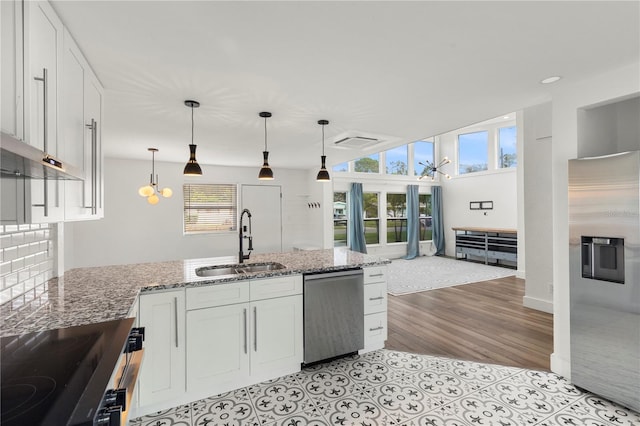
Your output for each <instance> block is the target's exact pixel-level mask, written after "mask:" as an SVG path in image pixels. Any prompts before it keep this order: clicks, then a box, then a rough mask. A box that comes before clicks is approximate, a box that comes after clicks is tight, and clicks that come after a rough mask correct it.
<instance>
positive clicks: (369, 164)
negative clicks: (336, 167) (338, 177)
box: [353, 153, 380, 173]
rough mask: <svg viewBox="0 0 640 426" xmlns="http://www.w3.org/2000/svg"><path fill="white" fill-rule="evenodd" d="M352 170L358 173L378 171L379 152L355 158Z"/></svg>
mask: <svg viewBox="0 0 640 426" xmlns="http://www.w3.org/2000/svg"><path fill="white" fill-rule="evenodd" d="M353 166H354V171H356V172H360V173H380V154H378V153H376V154H372V155H370V156H368V157H362V158H359V159H357V160H356V161H355V162H354V164H353Z"/></svg>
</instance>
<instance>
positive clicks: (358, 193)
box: [348, 182, 367, 253]
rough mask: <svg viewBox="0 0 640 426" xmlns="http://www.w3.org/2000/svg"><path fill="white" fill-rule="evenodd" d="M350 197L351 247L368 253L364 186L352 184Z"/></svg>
mask: <svg viewBox="0 0 640 426" xmlns="http://www.w3.org/2000/svg"><path fill="white" fill-rule="evenodd" d="M349 195H350V196H349V226H348V228H349V244H350V245H351V250H353V251H359V252H360V253H366V252H367V243H366V242H365V239H364V213H363V211H362V206H363V203H364V200H363V197H362V184H361V183H355V182H354V183H352V184H351V192H350V194H349Z"/></svg>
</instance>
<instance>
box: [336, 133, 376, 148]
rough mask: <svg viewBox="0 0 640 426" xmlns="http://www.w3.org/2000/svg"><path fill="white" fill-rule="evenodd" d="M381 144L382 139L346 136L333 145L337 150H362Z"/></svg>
mask: <svg viewBox="0 0 640 426" xmlns="http://www.w3.org/2000/svg"><path fill="white" fill-rule="evenodd" d="M379 142H381V139H378V138H375V137H369V136H345V137H342V138H340V139H338V140H336V141H335V142H334V143H333V144H334V146H336V147H337V148H351V149H362V148H366V147H369V146H371V145H374V144H377V143H379Z"/></svg>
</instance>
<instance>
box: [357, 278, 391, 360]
mask: <svg viewBox="0 0 640 426" xmlns="http://www.w3.org/2000/svg"><path fill="white" fill-rule="evenodd" d="M363 273H364V284H365V285H364V349H363V350H361V351H360V353H365V352H370V351H374V350H376V349H381V348H384V342H385V340H387V267H386V265H382V266H373V267H367V268H363Z"/></svg>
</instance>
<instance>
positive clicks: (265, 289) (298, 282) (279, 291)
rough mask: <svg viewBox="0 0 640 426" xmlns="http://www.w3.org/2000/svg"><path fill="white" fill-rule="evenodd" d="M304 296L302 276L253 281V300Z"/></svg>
mask: <svg viewBox="0 0 640 426" xmlns="http://www.w3.org/2000/svg"><path fill="white" fill-rule="evenodd" d="M294 294H302V275H289V276H282V277H274V278H265V279H257V280H251V300H262V299H270V298H273V297H283V296H292V295H294Z"/></svg>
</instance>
